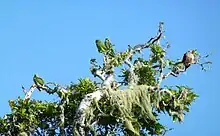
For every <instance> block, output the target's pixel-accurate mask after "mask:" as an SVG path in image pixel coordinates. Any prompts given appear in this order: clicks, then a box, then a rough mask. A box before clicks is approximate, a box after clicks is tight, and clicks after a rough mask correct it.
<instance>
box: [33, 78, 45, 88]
mask: <svg viewBox="0 0 220 136" xmlns="http://www.w3.org/2000/svg"><path fill="white" fill-rule="evenodd" d="M33 81H34V83H35V85H36V86H37V89H38V90H39V91H41V89H40V87H42V86H44V80H43V79H42V78H40V77H39V76H38V75H37V74H34V77H33Z"/></svg>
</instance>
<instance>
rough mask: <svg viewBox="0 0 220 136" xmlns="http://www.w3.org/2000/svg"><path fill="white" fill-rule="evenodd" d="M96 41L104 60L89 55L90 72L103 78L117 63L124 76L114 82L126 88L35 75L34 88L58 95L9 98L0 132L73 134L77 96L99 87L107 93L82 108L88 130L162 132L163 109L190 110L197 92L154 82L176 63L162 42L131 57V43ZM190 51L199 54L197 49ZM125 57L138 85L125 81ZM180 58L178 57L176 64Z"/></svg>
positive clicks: (175, 115)
mask: <svg viewBox="0 0 220 136" xmlns="http://www.w3.org/2000/svg"><path fill="white" fill-rule="evenodd" d="M95 42H96V46H97V49H98V52H99V53H101V54H103V55H104V59H105V60H104V61H105V62H104V64H103V67H101V66H99V65H97V64H96V60H95V59H92V60H91V64H92V68H91V72H92V74H94V75H95V72H96V70H100V71H101V72H103V73H104V72H105V73H106V75H107V76H106V75H105V76H104V78H107V77H108V75H110V74H112V73H110V72H109V71H110V70H112V68H117V67H118V68H120V69H122V71H121V73H114V74H115V75H120V74H121V75H120V77H122V80H120V81H118V82H117V83H118V84H119V83H120V84H121V85H122V87H124V88H126V89H122V88H120V87H118V88H117V89H115V88H113V87H112V85H111V86H110V87H109V88H108V87H106V86H103V84H101V83H98V82H97V81H93V80H91V79H89V78H81V79H79V82H78V83H71V84H70V85H68V86H66V87H61V86H59V85H56V84H54V88H50V87H48V86H47V85H48V83H45V81H44V80H43V78H40V77H39V76H37V75H34V78H33V81H34V83H35V85H36V86H37V88H38V89H39V90H40V88H41V86H43V87H44V89H42V90H44V91H45V92H46V93H48V94H51V95H57V96H58V99H57V100H55V101H54V102H47V101H38V100H34V99H27V100H24V99H22V98H20V97H18V99H16V100H10V101H9V105H10V108H11V112H10V113H9V114H6V115H5V116H4V117H3V118H0V135H9V136H10V135H44V134H45V133H46V134H47V135H51V136H53V135H60V134H61V130H62V129H63V130H64V133H65V135H73V130H74V129H75V128H74V126H73V124H74V122H75V121H76V110H77V108H78V107H79V105H80V102H81V101H82V100H83V99H84V98H85V96H86V95H87V94H90V93H93V92H96V91H97V90H101V91H102V93H103V94H105V95H103V97H102V98H101V99H100V100H99V101H96V99H93V101H92V105H89V109H88V110H86V111H85V112H86V117H85V120H84V123H85V126H84V128H85V130H86V133H87V134H95V133H96V134H98V135H107V134H108V135H116V134H117V133H122V134H125V135H146V134H149V135H162V134H163V133H164V132H166V131H167V127H166V126H165V125H163V124H161V123H160V119H159V115H160V114H161V113H164V114H168V115H169V116H170V117H171V118H172V120H173V121H178V122H182V121H184V115H185V114H186V112H189V111H190V105H191V104H192V102H193V101H194V100H195V99H196V98H197V97H198V95H197V94H196V93H194V92H193V91H192V88H189V87H188V86H175V87H169V86H165V87H161V86H159V87H158V84H159V85H160V82H159V81H158V78H162V79H163V77H160V76H158V75H160V74H161V73H162V72H163V70H162V69H163V68H167V69H169V70H173V69H174V67H177V65H176V64H177V63H176V62H175V61H173V60H170V59H168V58H165V53H166V52H165V49H163V48H162V47H161V46H160V44H150V46H149V47H148V46H146V48H149V49H150V51H151V54H150V56H149V58H148V59H144V58H139V57H137V58H136V59H135V57H133V55H134V54H135V52H131V48H129V49H128V50H126V51H124V52H116V51H115V50H114V48H113V47H114V45H113V44H112V43H111V42H110V40H109V39H108V38H106V39H105V41H104V42H102V41H101V40H96V41H95ZM138 51H140V50H137V52H138ZM194 53H195V54H198V53H197V52H196V51H194ZM132 57H133V58H132ZM128 59H129V61H130V62H131V64H132V66H133V67H132V68H134V69H133V73H134V74H135V76H137V78H138V81H137V83H136V85H133V86H129V87H128V86H127V85H128V84H129V83H128V82H129V76H130V75H131V71H130V69H129V68H130V67H129V68H125V67H123V64H125V63H124V61H125V60H128ZM132 59H134V61H132ZM180 64H181V63H178V66H179V65H180ZM111 72H113V70H112V71H111ZM101 74H102V73H101ZM115 75H114V76H115ZM115 82H116V81H115ZM64 90H65V91H64ZM87 96H88V95H87ZM63 109H64V112H63ZM62 116H64V121H62ZM94 122H96V124H95V125H94V128H93V127H92V125H91V124H92V123H94ZM59 131H60V132H59Z"/></svg>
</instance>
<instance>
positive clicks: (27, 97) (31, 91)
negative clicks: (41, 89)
mask: <svg viewBox="0 0 220 136" xmlns="http://www.w3.org/2000/svg"><path fill="white" fill-rule="evenodd" d="M34 88H36V85H35V84H33V85H32V86H31V87H30V89H29V90H28V91H27V92H26V93H25V97H24V102H25V101H26V100H28V99H30V97H31V95H32V93H33V92H34ZM22 89H23V91H24V90H26V89H25V88H24V87H22Z"/></svg>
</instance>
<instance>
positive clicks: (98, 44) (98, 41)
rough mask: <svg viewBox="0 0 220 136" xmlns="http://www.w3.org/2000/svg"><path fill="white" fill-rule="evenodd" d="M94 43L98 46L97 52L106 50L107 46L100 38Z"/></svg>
mask: <svg viewBox="0 0 220 136" xmlns="http://www.w3.org/2000/svg"><path fill="white" fill-rule="evenodd" d="M95 43H96V46H97V48H98V52H100V53H105V52H106V51H107V47H106V46H105V44H104V43H103V42H102V41H101V40H96V41H95Z"/></svg>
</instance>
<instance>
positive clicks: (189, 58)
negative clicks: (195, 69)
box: [172, 50, 196, 74]
mask: <svg viewBox="0 0 220 136" xmlns="http://www.w3.org/2000/svg"><path fill="white" fill-rule="evenodd" d="M195 63H196V50H190V51H187V52H186V53H185V54H184V55H183V58H182V60H181V61H180V62H177V63H176V64H174V68H173V70H172V72H174V73H175V74H179V73H180V72H184V71H186V69H187V68H189V67H190V65H191V64H195Z"/></svg>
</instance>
